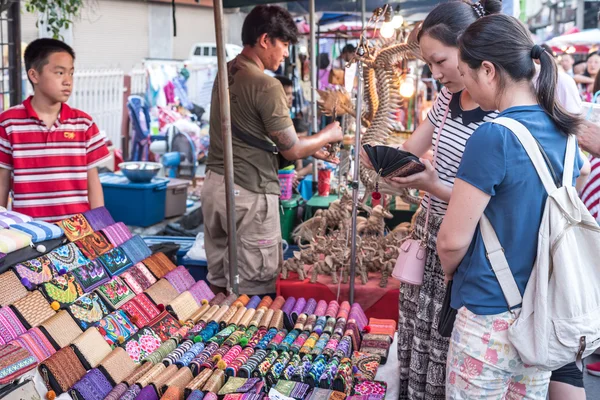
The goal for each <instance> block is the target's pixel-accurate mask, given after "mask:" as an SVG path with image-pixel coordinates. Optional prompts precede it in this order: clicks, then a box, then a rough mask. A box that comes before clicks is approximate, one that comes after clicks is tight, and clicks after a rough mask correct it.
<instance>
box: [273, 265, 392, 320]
mask: <svg viewBox="0 0 600 400" xmlns="http://www.w3.org/2000/svg"><path fill="white" fill-rule="evenodd" d="M380 277H381V274H378V273H370V274H369V282H367V284H366V285H363V284H362V283H361V282H360V279H359V278H358V277H357V278H356V284H355V285H354V300H355V301H356V302H357V303H359V304H360V305H361V306H362V307H363V309H364V310H365V314H366V315H367V317H368V318H380V319H392V320H394V321H398V298H399V296H400V281H398V280H397V279H394V278H392V277H390V279H389V280H388V285H387V287H386V288H380V287H379V279H380ZM309 278H310V274H309V273H307V278H306V279H304V280H303V281H301V280H299V279H298V274H296V273H295V272H290V274H289V276H288V279H281V276H280V277H278V278H277V295H278V296H283V297H285V298H286V299H287V298H288V297H295V298H297V299H298V298H300V297H304V298H306V299H309V298H314V299H315V300H317V301H318V300H325V301H328V302H329V301H331V300H338V302H342V301H345V300H348V293H349V285H347V284H346V285H344V284H342V285H340V286H339V288H340V291H339V298H338V296H337V293H338V285H336V284H333V283H332V282H331V277H330V276H327V275H319V280H318V281H317V282H315V283H310V282H309Z"/></svg>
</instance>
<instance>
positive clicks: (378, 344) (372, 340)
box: [360, 333, 392, 365]
mask: <svg viewBox="0 0 600 400" xmlns="http://www.w3.org/2000/svg"><path fill="white" fill-rule="evenodd" d="M391 345H392V337H391V336H390V335H388V334H387V333H385V334H381V335H379V334H373V333H367V334H366V335H364V336H363V338H362V343H361V345H360V351H361V352H363V353H369V354H376V355H378V356H380V357H381V361H380V363H381V364H382V365H383V364H385V363H386V362H387V358H388V353H389V351H390V346H391Z"/></svg>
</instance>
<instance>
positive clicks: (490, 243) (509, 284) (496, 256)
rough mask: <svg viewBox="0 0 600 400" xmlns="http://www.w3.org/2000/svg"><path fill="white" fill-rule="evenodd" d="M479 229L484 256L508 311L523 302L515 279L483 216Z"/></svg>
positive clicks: (490, 227)
mask: <svg viewBox="0 0 600 400" xmlns="http://www.w3.org/2000/svg"><path fill="white" fill-rule="evenodd" d="M479 229H480V230H481V237H482V238H483V244H484V246H485V252H486V256H487V258H488V260H490V264H491V265H492V270H493V271H494V273H495V274H496V279H498V283H499V284H500V288H501V289H502V293H503V294H504V298H505V299H506V303H507V304H508V309H509V310H510V309H512V308H513V307H515V306H518V305H519V304H521V303H522V302H523V298H522V296H521V292H520V291H519V286H517V282H516V281H515V277H514V276H513V274H512V271H511V270H510V267H509V265H508V261H507V260H506V256H505V255H504V249H503V248H502V245H501V244H500V241H499V240H498V235H496V231H495V230H494V227H493V226H492V224H491V223H490V220H489V219H488V218H487V217H486V216H485V214H484V215H482V216H481V220H479Z"/></svg>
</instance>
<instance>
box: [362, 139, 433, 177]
mask: <svg viewBox="0 0 600 400" xmlns="http://www.w3.org/2000/svg"><path fill="white" fill-rule="evenodd" d="M363 148H364V149H365V152H366V153H367V155H368V156H369V160H370V161H371V164H372V165H373V168H374V169H375V172H377V173H379V174H380V175H381V176H382V177H384V178H396V177H401V178H403V177H407V176H410V175H413V174H417V173H419V172H423V171H425V165H424V164H423V163H422V162H421V161H420V160H419V157H417V156H415V155H414V154H412V153H409V152H408V151H403V150H400V149H396V148H394V147H389V146H371V145H369V144H365V145H364V146H363Z"/></svg>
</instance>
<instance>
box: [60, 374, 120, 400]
mask: <svg viewBox="0 0 600 400" xmlns="http://www.w3.org/2000/svg"><path fill="white" fill-rule="evenodd" d="M112 388H113V387H112V385H111V384H110V382H109V381H108V379H106V377H105V376H104V374H103V373H102V372H100V370H99V369H96V368H94V369H92V370H89V371H88V373H87V374H85V376H84V377H83V378H81V379H80V380H79V381H78V382H77V383H76V384H75V385H73V388H71V390H69V394H70V395H71V397H72V398H73V399H75V400H104V398H105V397H106V396H107V395H108V394H109V393H110V391H111V390H112Z"/></svg>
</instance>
